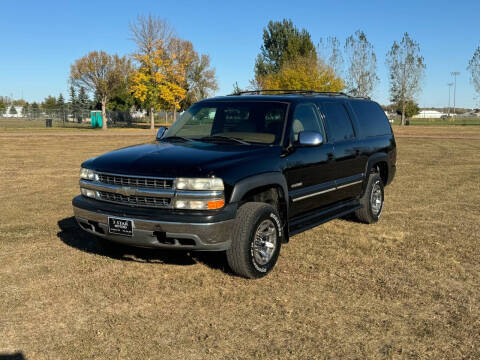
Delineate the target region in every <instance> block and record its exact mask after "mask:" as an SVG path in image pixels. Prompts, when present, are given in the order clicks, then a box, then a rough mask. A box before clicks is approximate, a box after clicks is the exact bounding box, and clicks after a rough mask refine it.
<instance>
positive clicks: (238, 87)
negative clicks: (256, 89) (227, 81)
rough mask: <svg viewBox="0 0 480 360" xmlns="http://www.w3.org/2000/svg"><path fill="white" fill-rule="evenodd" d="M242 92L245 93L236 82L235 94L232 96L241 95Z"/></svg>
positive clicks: (234, 86)
mask: <svg viewBox="0 0 480 360" xmlns="http://www.w3.org/2000/svg"><path fill="white" fill-rule="evenodd" d="M242 91H245V90H244V89H242V88H241V87H240V86H239V85H238V82H237V81H235V83H234V84H233V92H232V94H233V95H238V94H240V93H241V92H242Z"/></svg>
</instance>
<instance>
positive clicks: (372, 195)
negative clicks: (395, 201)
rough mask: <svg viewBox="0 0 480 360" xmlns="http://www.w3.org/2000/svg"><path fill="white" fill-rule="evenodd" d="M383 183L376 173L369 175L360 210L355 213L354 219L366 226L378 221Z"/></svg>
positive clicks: (382, 196)
mask: <svg viewBox="0 0 480 360" xmlns="http://www.w3.org/2000/svg"><path fill="white" fill-rule="evenodd" d="M383 199H384V192H383V181H382V178H381V177H380V175H379V174H378V173H372V174H370V177H369V178H368V184H367V188H366V190H365V193H364V194H363V196H362V197H361V199H360V204H361V205H362V208H361V209H358V210H357V211H355V217H356V218H357V219H358V220H359V221H361V222H363V223H366V224H373V223H376V222H377V221H378V219H379V218H380V215H381V214H382V210H383Z"/></svg>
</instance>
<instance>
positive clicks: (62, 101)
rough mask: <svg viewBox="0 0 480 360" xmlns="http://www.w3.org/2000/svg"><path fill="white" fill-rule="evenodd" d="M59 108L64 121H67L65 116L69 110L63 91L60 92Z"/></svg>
mask: <svg viewBox="0 0 480 360" xmlns="http://www.w3.org/2000/svg"><path fill="white" fill-rule="evenodd" d="M57 110H58V113H59V115H60V117H61V118H62V121H65V118H66V116H67V112H66V106H65V98H64V97H63V95H62V93H60V95H58V99H57Z"/></svg>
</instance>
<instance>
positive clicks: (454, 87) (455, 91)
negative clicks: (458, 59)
mask: <svg viewBox="0 0 480 360" xmlns="http://www.w3.org/2000/svg"><path fill="white" fill-rule="evenodd" d="M451 74H452V76H453V116H456V112H455V105H456V104H455V100H456V95H457V76H458V75H460V73H459V72H458V71H454V72H452V73H451Z"/></svg>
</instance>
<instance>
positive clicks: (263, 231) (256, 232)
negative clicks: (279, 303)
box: [227, 202, 283, 279]
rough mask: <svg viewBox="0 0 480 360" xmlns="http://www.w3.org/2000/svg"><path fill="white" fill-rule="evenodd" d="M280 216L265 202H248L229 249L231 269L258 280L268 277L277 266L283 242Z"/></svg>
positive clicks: (237, 218)
mask: <svg viewBox="0 0 480 360" xmlns="http://www.w3.org/2000/svg"><path fill="white" fill-rule="evenodd" d="M282 236H283V234H282V226H281V223H280V216H279V214H278V212H277V210H276V209H275V208H273V207H272V206H270V205H268V204H265V203H257V202H251V203H246V204H245V205H243V206H241V207H240V208H239V209H238V213H237V217H236V219H235V225H234V229H233V236H232V237H233V238H232V245H231V247H230V248H229V249H228V250H227V261H228V264H229V266H230V268H231V269H232V270H233V271H234V272H235V273H236V274H238V275H240V276H243V277H246V278H249V279H254V278H260V277H263V276H265V275H266V274H268V273H269V272H270V270H272V269H273V267H274V266H275V264H276V262H277V259H278V255H279V254H280V248H281V243H282Z"/></svg>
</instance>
